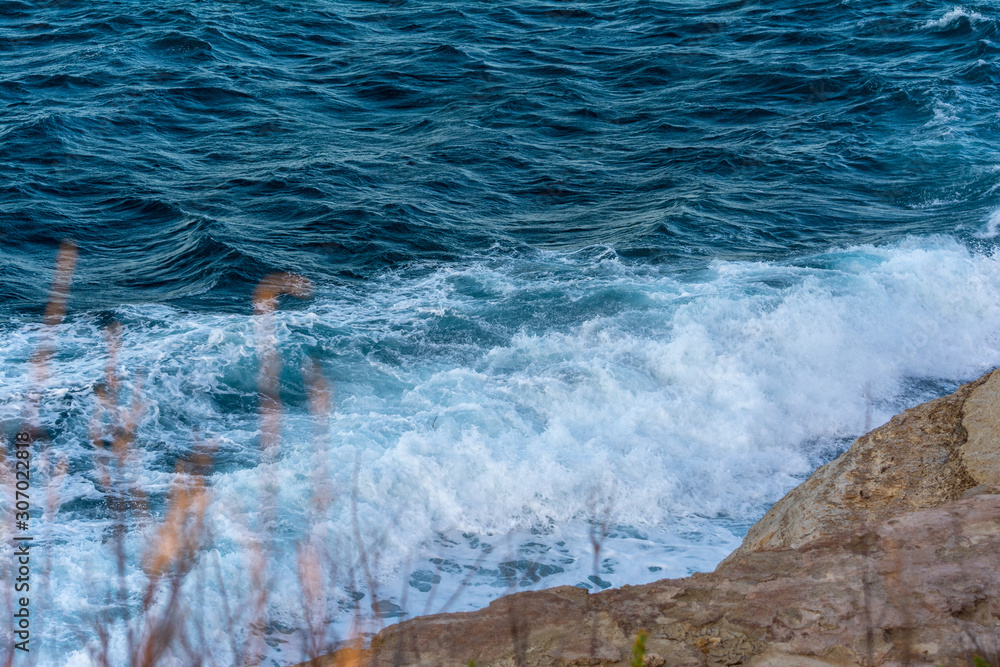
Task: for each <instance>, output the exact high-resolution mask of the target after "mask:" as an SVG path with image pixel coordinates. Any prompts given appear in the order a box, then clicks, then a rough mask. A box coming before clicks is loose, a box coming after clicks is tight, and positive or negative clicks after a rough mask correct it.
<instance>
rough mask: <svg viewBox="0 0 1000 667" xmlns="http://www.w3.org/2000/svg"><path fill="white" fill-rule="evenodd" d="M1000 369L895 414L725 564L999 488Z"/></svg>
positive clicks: (798, 490)
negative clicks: (986, 488)
mask: <svg viewBox="0 0 1000 667" xmlns="http://www.w3.org/2000/svg"><path fill="white" fill-rule="evenodd" d="M998 442H1000V370H997V371H993V372H992V373H989V374H987V375H985V376H983V377H982V378H980V379H978V380H976V381H974V382H970V383H969V384H966V385H963V386H961V387H959V388H958V390H957V391H955V393H953V394H951V395H949V396H944V397H942V398H938V399H936V400H933V401H928V402H927V403H923V404H921V405H918V406H917V407H915V408H912V409H910V410H907V411H906V412H904V413H902V414H900V415H896V416H895V417H893V418H892V419H891V420H890V421H889V423H887V424H885V425H883V426H881V427H879V428H877V429H875V430H874V431H872V432H871V433H868V434H866V435H863V436H862V437H860V438H858V439H857V441H855V443H854V444H853V445H852V446H851V448H850V449H848V450H847V451H846V452H844V453H843V454H842V455H841V456H839V457H838V458H837V459H835V460H833V461H831V462H830V463H828V464H826V465H824V466H821V467H820V468H819V469H818V470H816V472H814V473H813V474H812V476H811V477H809V479H807V480H806V481H805V482H803V483H802V484H800V485H799V486H797V487H795V488H794V489H792V490H791V491H790V492H789V493H788V495H786V496H785V497H784V498H782V499H781V500H779V501H778V502H777V503H775V505H774V506H773V507H772V508H771V509H770V511H768V512H767V514H765V515H764V517H763V518H762V519H761V520H760V521H758V522H757V523H756V524H754V525H753V527H752V528H751V529H750V531H749V532H748V533H747V536H746V538H745V539H744V540H743V544H742V545H741V546H740V547H739V548H738V549H737V550H736V551H734V552H733V553H732V554H730V555H729V557H728V558H726V560H725V561H724V562H731V561H733V560H736V559H738V558H741V557H743V556H744V555H746V554H747V553H748V552H750V551H756V550H758V549H765V548H775V547H796V546H800V545H802V544H805V543H807V542H809V541H810V540H813V539H818V538H821V537H824V536H829V535H831V534H833V533H836V532H838V531H840V530H845V529H850V528H852V527H856V526H858V525H862V524H865V523H872V522H876V521H881V520H884V519H886V518H888V517H892V516H897V515H899V514H902V513H904V512H909V511H912V510H916V509H923V508H927V507H937V506H939V505H941V504H942V503H945V502H948V501H949V500H956V499H958V498H961V497H962V494H963V493H965V492H966V491H968V490H969V489H971V488H973V487H975V486H977V485H979V484H986V483H1000V450H998V448H997V443H998Z"/></svg>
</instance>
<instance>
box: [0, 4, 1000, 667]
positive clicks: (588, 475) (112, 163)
mask: <svg viewBox="0 0 1000 667" xmlns="http://www.w3.org/2000/svg"><path fill="white" fill-rule="evenodd" d="M998 27H1000V7H998V5H997V4H996V3H995V2H972V3H966V4H961V5H959V4H955V3H954V0H946V1H940V0H865V1H864V2H862V1H860V0H726V1H723V2H720V1H717V0H700V1H697V2H696V1H694V0H674V1H660V0H634V1H632V2H612V1H610V0H574V1H572V2H569V1H557V0H510V1H506V2H488V1H486V0H363V1H361V0H286V1H284V2H274V1H270V0H244V1H223V0H217V1H212V2H208V1H197V0H187V1H185V2H179V1H177V0H146V1H144V2H137V1H135V0H115V1H100V2H76V1H73V0H37V1H28V0H0V234H2V238H3V243H2V244H0V430H2V431H3V436H4V442H5V449H4V451H5V452H6V459H7V461H8V464H7V467H6V468H4V470H5V471H6V472H4V480H5V482H4V486H5V487H6V488H4V489H2V491H0V494H2V495H0V516H2V521H3V524H2V525H0V536H2V537H3V538H4V544H3V546H2V547H0V553H2V554H3V555H4V560H5V561H7V563H8V564H5V565H4V568H5V569H4V570H3V571H4V579H5V580H4V581H3V582H0V583H2V585H3V587H4V590H3V591H0V604H5V605H7V607H5V608H6V609H10V605H12V604H13V603H12V601H11V600H12V596H13V595H14V593H13V581H12V578H13V573H14V570H13V569H12V568H13V566H12V565H9V564H10V563H13V560H12V558H13V557H12V553H13V546H12V545H13V542H11V539H12V538H13V537H16V536H17V535H23V534H24V533H23V530H22V529H19V528H17V527H16V526H17V524H16V523H15V521H14V517H13V515H14V510H15V506H16V499H15V495H14V492H15V481H14V478H13V476H12V472H11V470H12V468H11V465H10V462H11V461H13V460H14V456H15V454H14V441H15V436H16V433H18V432H21V431H23V430H24V429H26V428H29V427H32V428H34V429H35V431H33V432H35V433H36V435H37V439H36V440H35V441H34V442H33V445H32V447H33V449H32V451H33V458H32V459H31V461H32V464H31V465H32V473H31V474H32V476H31V492H30V495H31V501H30V502H31V509H30V525H29V530H30V532H31V533H32V535H33V536H34V537H35V542H34V543H33V546H32V549H33V551H32V554H33V556H32V558H33V560H32V577H33V578H34V579H33V582H32V583H33V585H34V586H35V589H34V590H35V592H33V593H32V600H31V610H32V611H31V613H32V626H31V632H32V635H31V642H32V644H31V647H32V651H31V654H30V657H29V656H25V655H21V654H18V655H17V656H16V658H17V660H16V661H15V664H37V665H55V666H60V667H61V666H67V667H68V666H73V667H77V666H84V665H98V664H103V663H101V662H100V653H101V646H102V644H101V642H100V637H101V636H102V632H101V631H100V630H101V629H103V633H104V634H103V636H104V637H105V638H106V642H105V644H104V645H103V646H104V647H105V648H104V650H106V653H107V655H108V656H110V657H109V658H107V660H106V661H105V662H106V663H107V664H118V665H125V664H129V662H128V652H129V637H130V636H132V637H133V638H134V637H135V636H138V635H139V634H141V629H142V628H144V627H150V623H155V621H156V619H158V618H161V617H162V614H164V613H167V612H169V611H170V610H171V609H173V610H174V611H176V610H177V609H180V610H182V611H183V612H184V613H183V614H182V616H183V620H182V622H181V623H180V626H182V630H181V631H178V632H179V633H180V634H183V632H185V631H186V632H189V635H190V636H191V637H197V638H199V639H200V641H201V642H202V644H200V645H201V646H202V647H203V649H204V651H207V652H206V653H204V655H210V656H211V658H210V660H211V662H209V663H207V664H219V665H225V664H232V662H234V661H235V660H236V658H235V657H234V656H235V654H236V653H238V650H239V646H243V645H246V646H249V645H251V644H253V642H254V641H257V643H258V644H260V645H261V646H262V648H259V649H254V650H257V651H258V654H259V657H260V659H261V660H263V662H262V663H261V664H265V665H289V664H293V663H295V662H297V661H299V660H301V659H303V657H304V652H305V651H306V646H307V643H308V637H306V636H305V634H306V633H305V631H304V628H306V627H307V626H308V623H307V621H308V620H309V619H310V618H312V619H314V620H315V619H317V618H318V619H320V620H321V621H322V623H321V625H322V627H323V628H325V629H326V630H329V634H330V636H329V637H325V638H324V640H323V641H324V642H327V644H329V645H330V646H334V645H336V642H337V641H344V640H349V639H350V638H351V637H357V636H361V637H367V636H370V634H371V633H372V632H374V631H376V630H377V629H378V628H379V627H381V626H382V625H385V624H389V623H393V622H396V621H399V620H401V619H404V618H409V617H412V616H417V615H421V614H424V613H434V612H439V611H443V610H447V611H464V610H472V609H477V608H482V607H484V606H486V605H487V604H489V603H490V601H491V600H494V599H496V598H497V597H499V596H501V595H504V594H507V593H510V592H514V591H522V590H529V589H539V588H547V587H553V586H559V585H571V586H579V587H582V588H586V589H588V590H590V591H592V592H596V591H599V590H602V589H606V588H609V587H619V586H623V585H627V584H633V585H634V584H641V583H645V582H650V581H654V580H657V579H661V578H664V577H684V576H687V575H689V574H691V573H694V572H705V571H711V570H712V569H713V568H714V567H715V566H716V565H717V564H718V563H719V562H720V561H721V560H722V559H723V558H724V557H725V556H726V555H727V554H728V553H729V552H730V551H732V550H733V549H734V548H735V547H737V546H738V545H739V544H740V541H741V539H742V537H743V535H744V534H745V533H746V531H747V529H748V527H749V526H750V525H752V524H753V523H754V522H755V521H756V520H758V519H759V518H760V517H761V516H762V515H763V514H764V513H765V512H766V511H767V509H768V508H769V507H770V506H771V505H772V504H773V503H774V502H775V501H777V500H778V499H779V498H781V497H782V496H783V495H784V494H785V493H786V492H788V490H789V489H791V488H793V487H794V486H795V485H797V484H798V483H800V482H801V481H803V480H804V479H805V478H806V477H808V475H809V474H810V473H811V472H812V471H813V470H815V469H816V468H817V467H818V466H820V465H822V464H824V463H826V462H828V461H830V460H831V459H832V458H834V457H835V456H837V455H838V454H839V453H841V452H843V451H844V450H845V449H846V448H847V447H848V446H849V445H850V443H851V442H852V441H853V440H854V439H855V438H857V437H858V436H860V435H861V434H863V433H864V432H865V431H866V430H867V429H869V428H874V427H876V426H878V425H880V424H882V423H884V422H886V421H887V420H888V419H889V418H890V417H891V416H892V415H894V414H896V413H898V412H900V411H902V410H904V409H907V408H910V407H912V406H914V405H917V404H918V403H920V402H923V401H925V400H928V399H931V398H934V397H938V396H941V395H944V394H947V393H949V392H951V391H952V390H954V389H955V388H956V387H957V386H958V385H960V384H961V383H963V382H966V381H969V380H972V379H974V378H976V377H978V376H979V375H981V374H982V373H984V372H986V371H987V370H989V369H991V368H993V367H995V366H997V365H1000V254H998V234H1000V158H998V151H997V147H998V145H1000V105H998V100H1000V64H998V55H1000V34H998ZM70 244H72V245H70ZM60 247H63V248H70V247H75V249H76V250H75V252H76V258H77V260H76V265H75V271H74V272H73V274H72V284H71V287H70V288H69V290H68V299H67V303H66V308H65V316H64V317H62V318H61V319H59V318H58V317H49V318H48V319H46V316H45V313H46V308H47V304H49V303H50V301H52V299H53V284H54V280H55V276H56V273H57V271H56V268H57V266H56V262H57V256H58V253H59V249H60ZM67 252H68V251H67ZM64 273H66V272H64ZM274 274H290V275H285V276H284V277H283V278H281V279H278V278H275V277H274ZM269 276H271V277H270V278H269ZM262 281H265V282H264V284H265V286H266V285H268V284H277V283H278V282H281V281H284V282H285V283H290V282H291V283H294V284H295V285H299V286H300V287H301V288H302V289H299V290H298V292H299V294H298V295H281V296H279V297H276V298H273V299H268V298H264V297H262V296H261V294H262V292H261V291H260V288H259V285H260V284H261V283H262ZM268 281H269V282H268ZM306 286H308V288H309V289H308V290H307V289H305V288H306ZM56 291H57V292H58V290H56ZM306 292H308V294H306ZM255 294H256V295H257V306H258V307H257V309H256V310H255V306H254V299H255ZM265 296H266V295H265ZM297 297H298V298H297ZM56 301H58V295H56ZM50 312H51V309H50ZM46 322H47V323H46ZM265 362H266V363H265ZM262 368H270V369H271V370H273V377H272V378H271V379H272V380H273V382H271V384H268V381H267V378H266V377H265V376H266V375H267V373H263V372H262ZM265 385H267V386H266V387H265ZM112 387H113V388H114V391H112V390H111V388H112ZM268 387H270V389H268ZM318 397H319V398H318ZM319 399H324V400H319ZM268 401H270V402H268ZM317 406H318V407H317ZM268 409H270V410H271V412H270V413H268V414H269V415H270V418H271V421H267V419H268V417H267V415H264V413H265V412H267V410H268ZM262 415H263V416H264V417H265V418H263V419H262ZM275 416H276V418H274V417H275ZM268 424H269V425H270V426H268ZM269 429H271V430H269ZM122 434H124V435H122ZM265 441H267V442H265ZM116 443H117V444H116ZM121 443H124V444H121ZM116 447H117V449H116ZM199 457H200V458H199ZM196 459H197V460H198V461H201V462H202V463H201V464H199V466H200V467H199V466H194V465H193V464H192V463H191V462H192V461H194V460H196ZM206 460H207V461H208V463H205V461H206ZM202 464H204V465H202ZM194 468H197V469H198V471H199V472H197V473H195V472H192V470H193V469H194ZM109 471H110V473H109ZM109 475H110V478H113V480H116V481H114V482H113V486H114V485H117V486H114V488H115V489H117V491H110V492H109V490H108V489H109V488H110V487H109V486H108V484H107V480H108V479H109ZM192 485H194V486H192ZM195 486H196V487H197V488H198V489H200V491H198V493H199V494H200V495H198V498H200V499H201V500H200V501H199V502H202V503H203V506H200V505H199V504H198V502H188V503H187V504H186V505H185V501H184V498H185V497H188V498H189V499H190V496H185V495H184V493H182V492H181V490H183V489H189V490H190V489H192V488H195ZM179 489H180V490H179ZM115 493H118V494H119V495H118V496H117V498H118V500H117V501H114V502H112V501H113V500H114V498H111V497H112V496H115ZM190 493H193V492H190ZM123 496H127V497H123ZM109 498H111V500H109ZM198 507H201V510H199V509H198ZM199 511H203V514H198V512H199ZM185 512H186V513H187V514H185ZM195 515H197V516H201V517H202V522H203V525H201V526H200V532H199V533H198V535H197V536H196V537H191V536H189V538H190V539H188V538H184V537H183V536H182V537H177V536H176V535H175V536H174V537H175V538H176V539H175V542H174V543H173V544H174V548H175V552H176V553H184V554H186V556H185V559H186V563H184V564H178V565H176V567H177V568H179V569H184V568H187V569H184V572H183V573H182V574H184V573H186V576H182V574H177V571H174V574H169V573H167V574H163V573H162V572H160V574H159V578H157V576H158V575H157V570H156V567H155V565H150V563H151V562H152V561H155V556H156V554H157V553H159V551H157V550H158V549H161V547H162V544H163V541H164V539H165V537H164V535H166V534H167V533H169V526H172V525H175V524H172V523H171V521H173V520H174V518H176V517H177V516H188V517H190V516H195ZM172 517H173V518H172ZM167 537H169V535H168V536H167ZM186 539H188V542H185V540H186ZM178 540H179V542H178ZM178 544H180V546H178ZM158 545H159V546H158ZM310 549H312V550H311V551H310ZM317 549H318V551H317ZM309 553H312V554H315V553H322V554H324V556H323V558H320V559H319V560H318V561H316V562H319V563H320V564H321V567H320V568H319V569H320V570H321V571H322V576H321V577H319V579H317V578H316V577H311V576H307V575H308V568H307V567H305V566H304V565H303V563H304V562H312V561H308V559H304V558H303V554H309ZM304 572H306V574H305V575H304V574H303V573H304ZM151 582H152V589H150V586H151ZM317 582H318V583H317ZM175 584H176V592H175V597H174V598H171V595H172V593H171V591H172V590H174V589H173V588H171V587H172V586H175ZM149 590H153V591H154V592H153V593H151V594H150V596H151V597H150V596H147V591H149ZM262 591H263V593H262ZM171 599H173V602H171ZM254 600H257V601H260V600H263V601H262V602H260V604H259V607H255V606H254V604H255V603H253V601H254ZM317 600H318V601H317ZM5 601H6V602H5ZM171 604H175V606H174V607H170V605H171ZM310 605H313V606H312V607H310ZM316 605H318V606H316ZM310 609H311V610H312V611H310ZM317 609H318V611H317ZM144 610H145V611H144ZM310 614H313V615H312V616H310ZM317 614H318V615H317ZM4 617H5V618H6V617H7V614H6V613H4ZM234 618H235V620H233V619H234ZM183 628H187V630H183ZM13 630H14V627H13V624H12V623H11V622H8V621H4V622H3V624H2V627H0V636H2V637H3V638H4V644H5V647H4V650H6V651H8V653H10V652H12V649H10V645H11V644H10V641H11V640H12V637H13V635H12V633H13ZM241 642H242V643H241ZM261 642H262V643H261ZM327 644H324V646H326V645H327ZM234 647H235V648H234ZM185 655H186V654H185V653H184V650H183V647H182V646H181V645H180V644H179V643H177V642H175V643H174V644H173V645H172V646H171V647H170V648H169V649H168V650H167V651H166V652H165V653H164V655H163V657H162V660H161V661H160V663H158V664H164V665H177V666H180V665H187V664H193V663H190V662H189V658H188V657H185ZM18 661H21V662H18Z"/></svg>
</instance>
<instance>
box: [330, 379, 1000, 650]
mask: <svg viewBox="0 0 1000 667" xmlns="http://www.w3.org/2000/svg"><path fill="white" fill-rule="evenodd" d="M639 630H646V631H647V632H648V633H649V638H648V640H647V642H646V647H647V655H646V660H645V662H644V664H645V665H653V666H656V665H667V666H670V665H751V666H753V665H757V666H779V665H803V666H806V665H883V664H885V665H967V664H970V659H971V656H972V655H973V654H979V655H986V654H988V655H989V657H995V656H997V655H998V653H997V652H998V651H1000V371H995V372H993V373H992V374H989V375H986V376H984V377H983V378H980V379H979V380H976V381H975V382H971V383H969V384H967V385H964V386H962V387H961V388H959V389H958V390H957V391H956V392H955V393H954V394H952V395H950V396H946V397H943V398H940V399H937V400H934V401H930V402H928V403H925V404H923V405H920V406H918V407H916V408H913V409H912V410H908V411H906V412H905V413H903V414H901V415H897V416H896V417H894V418H893V419H892V420H891V421H890V422H889V423H888V424H886V425H884V426H882V427H880V428H878V429H876V430H874V431H872V432H871V433H869V434H867V435H865V436H863V437H861V438H859V439H858V440H857V441H856V442H855V443H854V444H853V445H852V447H851V448H850V449H849V450H848V451H847V452H845V453H844V454H843V455H842V456H841V457H839V458H838V459H836V460H835V461H833V462H831V463H829V464H828V465H826V466H823V467H822V468H820V469H819V470H817V471H816V472H815V473H814V474H813V476H812V477H810V478H809V479H808V480H807V481H806V482H804V483H803V484H802V485H800V486H799V487H797V488H795V489H793V490H792V491H791V492H790V493H789V494H788V495H787V496H785V498H783V499H782V500H781V501H779V502H778V503H777V504H775V506H774V507H773V508H772V509H771V511H770V512H768V513H767V515H765V516H764V518H763V519H761V521H760V522H758V523H757V524H755V525H754V527H753V528H752V529H751V531H750V532H749V534H748V535H747V537H746V539H745V540H744V543H743V545H742V546H741V547H740V548H739V549H738V550H737V551H735V552H734V553H733V554H732V555H731V556H730V557H729V558H727V559H726V560H725V561H724V562H723V563H722V564H721V565H720V566H719V567H718V569H716V570H715V572H712V573H708V574H696V575H693V576H691V577H688V578H686V579H665V580H662V581H658V582H655V583H653V584H647V585H644V586H626V587H623V588H621V589H616V590H608V591H603V592H601V593H596V594H589V593H588V592H587V591H585V590H583V589H578V588H573V587H561V588H553V589H550V590H546V591H538V592H529V593H519V594H515V595H510V596H507V597H505V598H501V599H499V600H496V601H494V602H493V603H492V604H491V605H490V606H489V607H488V608H487V609H483V610H480V611H476V612H469V613H454V614H442V615H437V616H427V617H422V618H417V619H414V620H411V621H407V622H404V623H400V624H398V625H394V626H391V627H389V628H387V629H385V630H383V631H382V632H381V633H379V634H378V635H377V636H376V637H375V639H374V640H373V641H372V644H371V647H370V649H369V650H368V651H367V652H365V653H363V654H362V655H361V660H360V661H359V660H357V656H351V657H350V658H349V656H347V655H346V654H344V653H341V654H339V655H332V656H326V657H324V658H320V659H318V660H315V661H313V663H312V664H313V665H314V667H320V666H322V667H326V666H328V665H347V664H370V665H375V664H378V665H448V666H451V665H456V666H457V665H462V666H465V665H468V664H469V662H470V661H471V660H475V664H476V665H478V666H479V667H485V666H494V667H514V666H515V665H526V666H533V667H534V666H543V665H544V666H556V665H628V664H629V660H630V646H631V643H632V640H633V638H634V636H635V635H636V633H637V632H638V631H639Z"/></svg>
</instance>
